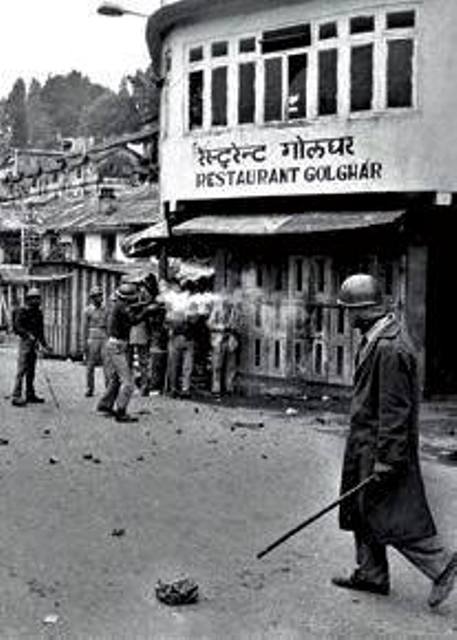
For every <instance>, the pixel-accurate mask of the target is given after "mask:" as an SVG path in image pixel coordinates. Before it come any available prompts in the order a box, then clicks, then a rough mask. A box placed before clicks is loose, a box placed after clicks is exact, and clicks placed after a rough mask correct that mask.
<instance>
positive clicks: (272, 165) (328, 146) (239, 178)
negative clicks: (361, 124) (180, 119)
mask: <svg viewBox="0 0 457 640" xmlns="http://www.w3.org/2000/svg"><path fill="white" fill-rule="evenodd" d="M193 157H194V172H195V176H194V180H195V182H194V188H195V189H196V191H197V192H198V191H203V190H205V191H207V190H213V191H217V190H219V189H226V188H227V187H235V188H244V189H249V187H252V188H256V187H257V188H259V187H260V188H262V187H269V186H273V185H287V186H291V187H292V189H293V187H294V186H295V188H297V187H299V186H300V185H301V186H304V185H308V186H310V185H313V184H314V185H316V184H322V183H326V184H330V183H336V184H338V183H360V182H367V181H369V182H373V183H376V182H379V181H381V180H382V179H383V177H384V175H383V173H384V167H383V163H382V162H380V161H379V160H376V159H375V160H373V159H370V158H368V159H359V158H358V156H357V143H356V140H355V138H354V137H353V136H339V137H322V138H313V139H305V138H303V137H302V136H300V135H296V136H295V137H294V138H291V139H290V140H286V141H276V142H269V143H263V144H248V145H240V144H236V143H235V142H231V143H229V144H227V145H226V146H219V147H209V146H203V145H201V144H199V143H194V145H193Z"/></svg>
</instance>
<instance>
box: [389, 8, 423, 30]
mask: <svg viewBox="0 0 457 640" xmlns="http://www.w3.org/2000/svg"><path fill="white" fill-rule="evenodd" d="M415 22H416V16H415V13H414V11H395V12H394V13H388V14H387V18H386V26H387V28H388V29H406V28H408V27H414V25H415Z"/></svg>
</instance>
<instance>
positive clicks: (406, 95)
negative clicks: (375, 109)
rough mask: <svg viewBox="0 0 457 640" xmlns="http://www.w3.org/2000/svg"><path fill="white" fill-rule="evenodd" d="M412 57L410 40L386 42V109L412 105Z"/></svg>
mask: <svg viewBox="0 0 457 640" xmlns="http://www.w3.org/2000/svg"><path fill="white" fill-rule="evenodd" d="M413 55H414V42H413V40H412V39H411V38H408V39H399V40H389V41H388V42H387V107H390V108H398V107H411V106H412V105H413Z"/></svg>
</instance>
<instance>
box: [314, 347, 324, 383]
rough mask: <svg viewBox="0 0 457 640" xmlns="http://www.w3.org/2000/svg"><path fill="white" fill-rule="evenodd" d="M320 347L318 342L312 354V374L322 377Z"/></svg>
mask: <svg viewBox="0 0 457 640" xmlns="http://www.w3.org/2000/svg"><path fill="white" fill-rule="evenodd" d="M322 364H323V362H322V345H321V344H320V343H319V342H318V343H317V344H316V349H315V352H314V373H316V374H317V375H318V376H321V375H322Z"/></svg>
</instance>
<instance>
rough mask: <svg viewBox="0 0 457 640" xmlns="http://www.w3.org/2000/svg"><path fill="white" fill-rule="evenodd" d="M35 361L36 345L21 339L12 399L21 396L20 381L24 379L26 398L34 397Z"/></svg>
mask: <svg viewBox="0 0 457 640" xmlns="http://www.w3.org/2000/svg"><path fill="white" fill-rule="evenodd" d="M36 360H37V351H36V344H35V342H33V341H32V340H29V339H27V338H21V339H20V341H19V349H18V353H17V372H16V381H15V383H14V389H13V398H20V397H21V396H22V381H23V379H24V378H25V395H26V398H33V397H34V396H35V387H34V382H35V368H36Z"/></svg>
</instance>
